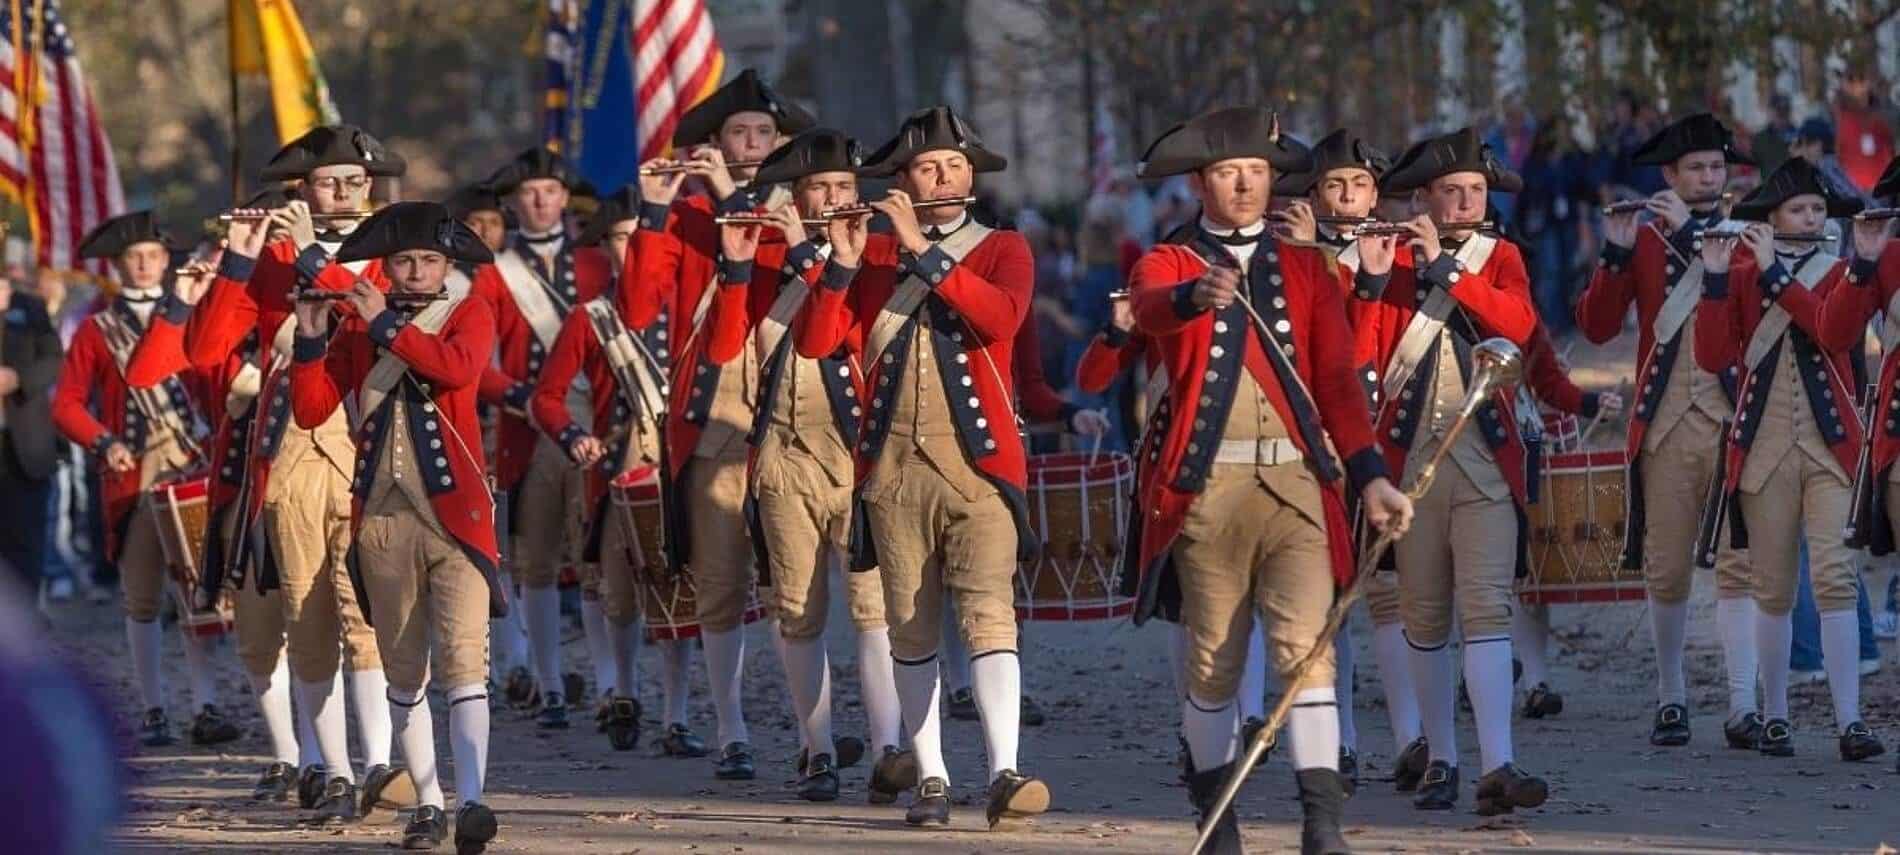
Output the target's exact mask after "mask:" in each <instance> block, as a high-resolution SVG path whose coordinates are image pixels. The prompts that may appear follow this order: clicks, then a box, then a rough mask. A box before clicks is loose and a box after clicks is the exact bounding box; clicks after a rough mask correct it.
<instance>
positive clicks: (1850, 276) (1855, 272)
mask: <svg viewBox="0 0 1900 855" xmlns="http://www.w3.org/2000/svg"><path fill="white" fill-rule="evenodd" d="M1879 271H1880V262H1878V261H1868V260H1867V259H1865V258H1861V257H1860V254H1859V253H1855V254H1854V261H1853V263H1851V264H1849V265H1847V281H1849V282H1852V283H1854V284H1855V285H1862V286H1865V285H1872V284H1874V278H1875V277H1876V276H1877V275H1878V274H1879Z"/></svg>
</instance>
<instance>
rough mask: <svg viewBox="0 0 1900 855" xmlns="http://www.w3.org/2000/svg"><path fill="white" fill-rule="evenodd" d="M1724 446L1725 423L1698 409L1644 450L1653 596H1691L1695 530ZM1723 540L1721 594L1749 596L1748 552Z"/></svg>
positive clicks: (1646, 557) (1646, 572) (1646, 570)
mask: <svg viewBox="0 0 1900 855" xmlns="http://www.w3.org/2000/svg"><path fill="white" fill-rule="evenodd" d="M1724 453H1726V452H1725V451H1724V449H1723V447H1722V436H1721V426H1720V425H1718V424H1716V423H1715V422H1712V421H1710V420H1709V419H1708V418H1707V417H1705V416H1702V415H1701V414H1699V413H1696V412H1690V413H1689V414H1687V415H1685V416H1683V417H1682V420H1681V421H1679V422H1677V423H1676V424H1675V425H1674V426H1673V427H1671V428H1670V429H1669V435H1668V436H1665V437H1663V440H1662V442H1660V443H1658V444H1657V446H1656V450H1655V451H1650V452H1644V453H1643V456H1642V457H1641V458H1640V459H1639V463H1638V465H1640V466H1641V467H1642V475H1643V513H1644V524H1645V525H1646V526H1647V528H1646V529H1645V530H1644V532H1643V581H1644V582H1645V584H1646V585H1647V586H1648V588H1649V596H1650V597H1652V598H1653V599H1655V600H1656V601H1657V602H1659V603H1671V604H1673V603H1681V602H1686V601H1688V599H1689V589H1690V582H1691V580H1692V579H1693V578H1694V576H1695V548H1696V547H1695V538H1696V530H1697V528H1698V527H1699V526H1700V525H1701V523H1702V509H1703V507H1704V506H1705V505H1707V504H1708V501H1709V482H1710V481H1711V480H1712V479H1713V478H1714V477H1715V466H1716V460H1717V455H1721V454H1724ZM1721 540H1722V549H1721V551H1720V552H1717V553H1716V556H1715V591H1716V596H1718V597H1720V598H1723V599H1729V598H1733V597H1745V596H1748V589H1749V575H1748V574H1749V571H1748V554H1747V553H1746V552H1743V551H1739V550H1736V549H1734V548H1732V547H1730V546H1729V545H1728V538H1726V537H1724V538H1722V539H1721Z"/></svg>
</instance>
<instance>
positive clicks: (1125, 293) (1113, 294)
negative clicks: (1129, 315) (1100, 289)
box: [1108, 288, 1130, 303]
mask: <svg viewBox="0 0 1900 855" xmlns="http://www.w3.org/2000/svg"><path fill="white" fill-rule="evenodd" d="M1129 294H1130V291H1129V289H1127V288H1117V289H1115V290H1113V291H1110V292H1108V301H1109V302H1111V303H1113V302H1115V301H1116V300H1126V299H1128V297H1129Z"/></svg>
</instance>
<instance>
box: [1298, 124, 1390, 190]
mask: <svg viewBox="0 0 1900 855" xmlns="http://www.w3.org/2000/svg"><path fill="white" fill-rule="evenodd" d="M1391 166H1392V158H1389V157H1386V156H1385V152H1382V151H1380V150H1378V149H1377V148H1374V147H1373V145H1372V144H1371V143H1369V142H1366V141H1365V140H1363V139H1360V138H1359V137H1356V136H1354V135H1353V134H1352V133H1351V132H1349V131H1347V130H1346V129H1345V128H1339V129H1336V130H1334V131H1333V132H1332V133H1330V134H1327V135H1326V136H1323V137H1320V140H1319V142H1317V143H1315V144H1314V145H1313V168H1312V169H1308V170H1306V171H1304V172H1291V173H1287V174H1286V175H1285V176H1283V177H1281V178H1280V179H1278V180H1276V181H1274V182H1273V192H1274V195H1276V196H1277V195H1287V196H1304V195H1306V194H1308V193H1311V192H1313V187H1314V186H1316V185H1318V184H1319V182H1320V179H1322V178H1325V177H1326V173H1328V172H1331V171H1333V170H1335V169H1363V170H1365V171H1367V172H1369V173H1371V174H1372V180H1374V181H1377V180H1379V176H1382V175H1384V174H1385V171H1386V170H1387V169H1388V168H1390V167H1391Z"/></svg>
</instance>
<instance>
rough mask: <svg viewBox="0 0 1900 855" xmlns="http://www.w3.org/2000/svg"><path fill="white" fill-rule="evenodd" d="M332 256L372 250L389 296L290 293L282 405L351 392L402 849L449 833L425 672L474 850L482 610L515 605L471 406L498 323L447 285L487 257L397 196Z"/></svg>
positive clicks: (368, 593) (366, 576) (367, 592)
mask: <svg viewBox="0 0 1900 855" xmlns="http://www.w3.org/2000/svg"><path fill="white" fill-rule="evenodd" d="M336 258H337V261H338V262H343V263H347V262H351V261H361V260H368V259H378V260H380V261H381V263H382V265H383V269H384V271H385V273H386V275H387V276H388V278H389V282H390V286H389V293H388V294H387V296H385V294H384V292H383V290H382V289H380V288H378V287H377V286H376V285H374V284H372V283H370V282H368V281H367V280H359V281H357V283H356V284H355V285H354V287H353V288H352V289H351V290H350V292H349V294H350V296H349V298H348V299H349V302H350V304H351V307H352V308H353V309H354V310H355V311H354V313H353V315H351V316H349V317H347V318H344V319H342V320H341V321H338V320H337V319H334V318H333V317H332V308H331V306H330V305H329V303H328V302H318V301H314V300H306V301H301V302H299V303H298V304H297V312H296V314H297V335H296V343H295V346H294V353H295V356H294V360H295V361H294V362H293V363H292V367H291V369H290V375H291V409H292V413H293V414H294V416H295V417H296V420H297V424H298V425H299V426H300V427H303V428H305V429H312V428H314V427H316V426H318V425H322V424H324V423H326V422H327V421H329V419H330V418H331V415H332V414H333V413H334V412H336V411H337V410H338V409H339V407H340V405H341V404H342V403H343V401H344V399H345V397H346V396H347V397H350V398H351V399H352V400H353V402H354V407H353V412H354V413H355V420H356V422H357V424H356V425H355V431H354V434H355V436H356V438H357V440H358V441H359V442H361V443H362V457H360V458H358V464H357V467H356V476H355V478H354V480H352V481H351V484H350V493H351V497H352V501H351V528H352V533H353V535H354V539H353V547H352V550H351V555H350V563H351V566H352V573H351V576H352V578H353V580H354V583H355V584H359V585H360V586H361V589H362V590H361V593H362V594H363V595H364V598H363V599H362V600H360V601H361V602H362V603H363V605H364V613H365V615H366V617H368V618H369V619H370V620H371V621H373V623H374V626H375V628H376V636H377V641H378V643H379V649H380V650H381V651H382V655H383V657H384V660H385V664H386V667H387V671H388V674H389V681H390V685H389V701H390V703H391V708H390V710H391V713H392V717H393V718H392V723H393V726H394V729H395V731H396V733H397V738H398V739H399V740H400V741H401V743H402V750H403V757H404V759H405V760H407V761H408V768H409V772H410V775H411V777H413V779H414V781H415V788H416V793H417V801H418V803H419V806H418V807H417V808H416V811H415V814H414V816H413V818H412V819H411V820H410V822H409V824H408V827H407V828H405V829H404V831H403V848H405V849H418V848H420V849H430V848H434V847H435V845H436V844H439V843H440V842H441V841H442V839H443V838H444V837H445V836H447V831H448V829H447V817H446V816H445V815H444V813H443V804H444V802H443V795H442V787H441V784H440V783H439V782H438V781H437V775H436V761H435V731H434V727H433V721H432V719H431V717H430V713H429V699H428V695H427V693H426V691H425V690H426V689H427V688H428V683H429V680H430V679H431V677H433V679H434V680H435V681H436V683H437V684H438V685H440V686H441V687H442V688H443V700H445V701H446V702H447V703H448V705H449V741H450V744H451V746H452V748H453V753H454V756H455V795H456V798H457V799H459V800H460V803H461V806H460V807H459V808H458V809H457V810H456V814H455V844H456V851H457V852H460V853H472V852H480V851H482V848H483V847H484V846H485V845H486V844H487V843H488V841H490V840H493V839H494V837H495V834H496V821H495V814H494V811H492V810H491V809H489V808H488V807H487V806H486V805H484V804H482V801H481V799H482V787H483V783H484V780H483V779H484V776H485V774H486V769H487V761H488V727H489V713H488V692H487V688H486V685H485V681H486V679H487V676H488V618H489V615H490V614H491V613H498V612H501V611H505V610H506V609H507V607H508V603H507V601H506V598H505V597H504V595H503V592H502V589H501V588H500V586H499V585H497V584H496V567H497V566H498V564H499V556H498V555H497V551H496V543H495V521H494V500H493V497H492V496H490V495H489V491H488V483H487V463H486V461H485V460H484V454H483V451H482V443H481V423H480V421H479V420H478V418H477V417H476V414H475V405H476V399H477V397H478V394H479V387H480V383H481V377H482V372H483V370H484V368H485V367H486V366H487V365H488V363H489V360H490V358H491V356H492V354H493V353H494V349H495V321H494V315H493V310H492V309H491V308H490V306H489V301H487V300H484V299H481V298H479V297H466V296H464V297H450V296H448V295H447V294H446V293H445V292H444V290H443V286H444V281H445V280H446V279H447V277H448V272H449V270H450V269H451V261H452V260H453V261H466V262H471V263H474V264H485V263H488V262H489V261H491V260H492V259H493V255H492V254H491V253H490V252H489V250H488V248H487V247H486V246H483V245H482V243H481V239H480V238H478V237H477V236H476V235H475V233H474V232H473V231H471V230H469V229H468V228H467V227H466V226H463V225H462V224H461V223H459V222H457V221H456V220H455V219H454V217H452V216H451V215H450V214H449V211H448V209H447V208H445V207H444V206H442V205H440V204H437V203H434V202H397V203H395V204H392V205H390V206H388V207H387V208H384V209H383V210H382V211H380V212H378V213H377V214H375V215H374V216H372V217H370V218H369V219H368V220H365V221H364V222H363V223H362V225H361V226H360V227H359V228H357V229H356V230H355V231H354V232H353V233H352V234H351V235H350V237H349V238H348V239H347V240H345V241H344V243H343V245H342V246H341V247H340V248H339V250H338V252H337V255H336ZM333 326H334V327H336V330H335V332H334V333H332V327H333Z"/></svg>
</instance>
